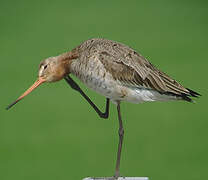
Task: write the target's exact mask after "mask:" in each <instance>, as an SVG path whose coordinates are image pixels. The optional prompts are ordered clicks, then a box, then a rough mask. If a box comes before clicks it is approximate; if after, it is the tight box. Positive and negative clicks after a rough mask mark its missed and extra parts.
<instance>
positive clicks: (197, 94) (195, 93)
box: [186, 88, 201, 97]
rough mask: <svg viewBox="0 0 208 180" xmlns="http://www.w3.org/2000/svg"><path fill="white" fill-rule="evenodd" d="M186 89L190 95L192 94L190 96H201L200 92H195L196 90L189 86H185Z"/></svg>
mask: <svg viewBox="0 0 208 180" xmlns="http://www.w3.org/2000/svg"><path fill="white" fill-rule="evenodd" d="M186 89H187V90H188V91H189V93H190V96H192V97H199V96H201V94H199V93H197V92H195V91H193V90H191V89H189V88H186Z"/></svg>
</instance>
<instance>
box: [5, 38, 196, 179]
mask: <svg viewBox="0 0 208 180" xmlns="http://www.w3.org/2000/svg"><path fill="white" fill-rule="evenodd" d="M69 74H73V75H75V76H76V77H78V78H79V79H80V80H81V81H82V82H83V83H84V84H86V85H87V86H88V87H89V88H91V89H93V90H94V91H96V92H97V93H99V94H101V95H103V96H105V97H106V109H105V112H104V113H103V112H101V111H100V110H99V109H98V108H97V106H96V105H95V104H94V103H93V102H92V101H91V100H90V98H89V97H88V96H87V95H86V94H85V93H84V92H83V91H82V90H81V89H80V87H79V85H78V84H77V83H76V82H75V81H74V80H73V79H72V78H71V77H70V76H69ZM61 79H65V80H66V82H67V83H68V84H69V85H70V86H71V88H72V89H74V90H76V91H78V92H79V93H80V94H81V95H82V96H83V97H84V98H85V99H86V100H87V101H88V103H89V104H90V105H91V106H92V107H93V108H94V110H95V111H96V112H97V114H98V115H99V116H100V117H101V118H108V115H109V101H110V100H111V101H112V102H113V103H115V104H116V105H117V111H118V120H119V143H118V152H117V160H116V168H115V177H116V178H118V177H119V175H120V172H119V169H120V158H121V149H122V143H123V135H124V129H123V125H122V119H121V111H120V102H121V101H129V102H132V103H141V102H145V101H168V100H185V101H188V102H192V99H191V98H190V97H198V96H199V95H200V94H198V93H197V92H195V91H192V90H190V89H188V88H184V87H183V86H182V85H181V84H179V83H178V82H176V81H175V80H174V79H172V78H170V77H169V76H168V75H167V74H165V73H163V72H162V71H160V70H159V69H157V68H156V67H155V66H154V65H152V64H151V63H150V62H149V61H148V60H146V59H145V58H144V57H142V56H141V55H140V54H139V53H137V52H136V51H135V50H133V49H131V48H129V47H128V46H126V45H124V44H121V43H118V42H115V41H111V40H107V39H99V38H97V39H90V40H87V41H85V42H83V43H82V44H81V45H79V46H78V47H76V48H74V49H73V50H72V51H70V52H67V53H64V54H61V55H59V56H55V57H49V58H47V59H45V60H43V61H42V62H41V63H40V65H39V73H38V80H37V81H36V82H35V83H34V84H33V85H32V86H31V87H30V88H29V89H28V90H27V91H26V92H25V93H24V94H22V95H21V96H20V97H19V98H18V99H17V100H16V101H15V102H13V103H12V104H10V105H9V106H8V107H7V109H9V108H11V107H12V106H13V105H14V104H16V103H17V102H18V101H20V100H21V99H22V98H24V97H25V96H26V95H28V94H29V93H30V92H31V91H33V90H34V89H35V88H37V87H38V86H39V85H40V84H42V83H44V82H56V81H59V80H61Z"/></svg>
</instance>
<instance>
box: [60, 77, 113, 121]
mask: <svg viewBox="0 0 208 180" xmlns="http://www.w3.org/2000/svg"><path fill="white" fill-rule="evenodd" d="M64 79H65V80H66V82H67V83H68V84H69V85H70V86H71V88H72V89H74V90H76V91H78V92H79V93H80V94H81V95H82V96H83V97H84V98H85V99H86V100H87V102H88V103H89V104H90V105H91V106H92V107H93V109H94V110H95V111H96V112H97V114H98V115H99V116H100V117H101V118H104V119H107V118H108V116H109V104H110V99H109V98H106V106H105V112H104V113H103V112H101V111H100V110H99V109H98V107H97V106H96V105H95V104H94V103H93V102H92V101H91V100H90V98H89V97H88V96H87V95H86V94H85V93H84V92H83V91H82V89H81V88H80V87H79V85H78V84H77V83H76V82H75V81H74V80H73V79H72V78H71V77H70V76H66V77H65V78H64Z"/></svg>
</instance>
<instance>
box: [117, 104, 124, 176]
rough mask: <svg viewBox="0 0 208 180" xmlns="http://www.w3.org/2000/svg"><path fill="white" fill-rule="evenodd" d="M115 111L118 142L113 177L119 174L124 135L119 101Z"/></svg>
mask: <svg viewBox="0 0 208 180" xmlns="http://www.w3.org/2000/svg"><path fill="white" fill-rule="evenodd" d="M117 111H118V120H119V130H118V134H119V144H118V153H117V160H116V171H115V178H118V177H119V175H120V160H121V150H122V144H123V136H124V129H123V123H122V119H121V110H120V101H118V103H117Z"/></svg>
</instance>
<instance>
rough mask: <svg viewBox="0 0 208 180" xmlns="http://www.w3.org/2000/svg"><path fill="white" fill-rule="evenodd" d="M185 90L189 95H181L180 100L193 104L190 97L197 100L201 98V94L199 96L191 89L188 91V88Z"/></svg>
mask: <svg viewBox="0 0 208 180" xmlns="http://www.w3.org/2000/svg"><path fill="white" fill-rule="evenodd" d="M186 89H187V90H188V91H189V94H185V93H182V94H181V98H182V99H183V100H185V101H188V102H194V101H193V100H192V99H191V98H190V97H196V98H198V97H199V96H201V94H199V93H197V92H195V91H193V90H191V89H188V88H186Z"/></svg>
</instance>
